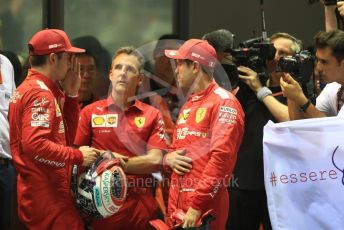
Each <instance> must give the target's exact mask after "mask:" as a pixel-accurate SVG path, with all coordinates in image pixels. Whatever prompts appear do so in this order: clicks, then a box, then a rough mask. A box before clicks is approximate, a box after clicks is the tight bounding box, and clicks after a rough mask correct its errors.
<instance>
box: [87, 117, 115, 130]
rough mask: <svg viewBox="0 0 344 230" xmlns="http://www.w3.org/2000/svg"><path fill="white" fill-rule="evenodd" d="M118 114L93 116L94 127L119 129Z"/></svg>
mask: <svg viewBox="0 0 344 230" xmlns="http://www.w3.org/2000/svg"><path fill="white" fill-rule="evenodd" d="M117 125H118V114H106V115H97V114H92V127H103V128H106V127H117Z"/></svg>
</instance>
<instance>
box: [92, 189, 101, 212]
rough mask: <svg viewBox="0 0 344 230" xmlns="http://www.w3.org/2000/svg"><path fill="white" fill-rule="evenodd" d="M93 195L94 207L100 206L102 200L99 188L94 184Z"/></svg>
mask: <svg viewBox="0 0 344 230" xmlns="http://www.w3.org/2000/svg"><path fill="white" fill-rule="evenodd" d="M93 197H94V200H95V203H96V207H97V208H98V207H102V200H101V196H100V190H99V188H98V187H96V186H94V187H93Z"/></svg>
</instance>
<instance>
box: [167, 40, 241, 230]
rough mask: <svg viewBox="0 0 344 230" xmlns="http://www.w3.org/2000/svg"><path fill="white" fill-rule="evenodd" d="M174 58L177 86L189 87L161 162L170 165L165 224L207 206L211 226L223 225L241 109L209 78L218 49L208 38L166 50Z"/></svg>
mask: <svg viewBox="0 0 344 230" xmlns="http://www.w3.org/2000/svg"><path fill="white" fill-rule="evenodd" d="M165 54H166V56H168V57H169V58H172V59H175V60H176V70H175V72H176V74H177V82H178V84H177V85H178V87H181V88H183V90H184V92H185V91H187V90H188V91H189V93H190V94H191V95H189V97H188V100H187V101H186V103H185V105H184V106H183V107H182V108H181V110H180V115H179V118H178V120H177V124H176V128H175V132H174V134H173V143H172V147H173V148H174V149H175V151H174V152H170V153H168V154H167V155H166V156H165V158H164V162H165V163H167V165H169V166H170V167H171V168H172V169H173V174H172V178H171V186H170V196H169V205H168V217H169V219H168V221H167V223H168V225H170V226H172V225H174V224H175V223H176V220H175V219H174V218H173V215H172V214H173V213H174V212H175V211H176V209H182V210H183V211H184V212H185V213H186V214H185V217H184V219H183V224H182V226H183V227H193V226H195V225H196V224H197V221H198V219H199V218H200V217H201V215H202V214H204V213H205V212H206V211H208V210H210V209H212V210H213V211H212V215H213V216H214V217H215V218H216V219H215V220H214V221H213V222H211V229H219V230H221V229H225V226H226V221H227V214H228V209H229V207H228V193H227V185H228V183H226V182H228V181H229V179H230V177H231V174H232V170H233V167H234V165H235V162H236V155H237V152H238V148H239V145H240V143H241V140H242V136H243V133H244V113H243V111H242V108H241V106H240V104H239V102H238V100H237V99H236V98H235V97H234V96H233V94H231V93H230V92H228V91H226V90H224V89H223V88H221V87H219V86H218V84H217V83H215V81H214V80H213V77H212V75H213V71H214V67H215V62H216V52H215V50H214V48H213V47H212V46H211V45H209V44H208V42H207V41H204V40H198V39H190V40H188V41H186V42H185V43H184V44H183V45H182V46H181V47H180V48H179V50H166V51H165Z"/></svg>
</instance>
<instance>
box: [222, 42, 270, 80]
mask: <svg viewBox="0 0 344 230" xmlns="http://www.w3.org/2000/svg"><path fill="white" fill-rule="evenodd" d="M225 52H227V53H230V54H231V55H232V56H233V59H234V60H233V61H234V63H235V65H237V66H240V65H242V66H246V67H249V68H251V69H252V70H254V71H255V72H257V73H258V76H259V77H260V78H261V79H263V80H267V79H268V73H267V69H266V61H267V60H273V59H274V57H275V53H276V49H275V47H274V45H273V44H272V43H270V42H268V41H267V40H264V39H263V38H262V37H258V38H253V39H249V40H246V41H244V42H242V43H240V44H239V48H237V49H228V50H226V51H225Z"/></svg>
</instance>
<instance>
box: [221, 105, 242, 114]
mask: <svg viewBox="0 0 344 230" xmlns="http://www.w3.org/2000/svg"><path fill="white" fill-rule="evenodd" d="M220 112H223V113H231V114H234V115H237V114H238V112H237V110H236V109H233V108H232V107H228V106H220Z"/></svg>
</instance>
